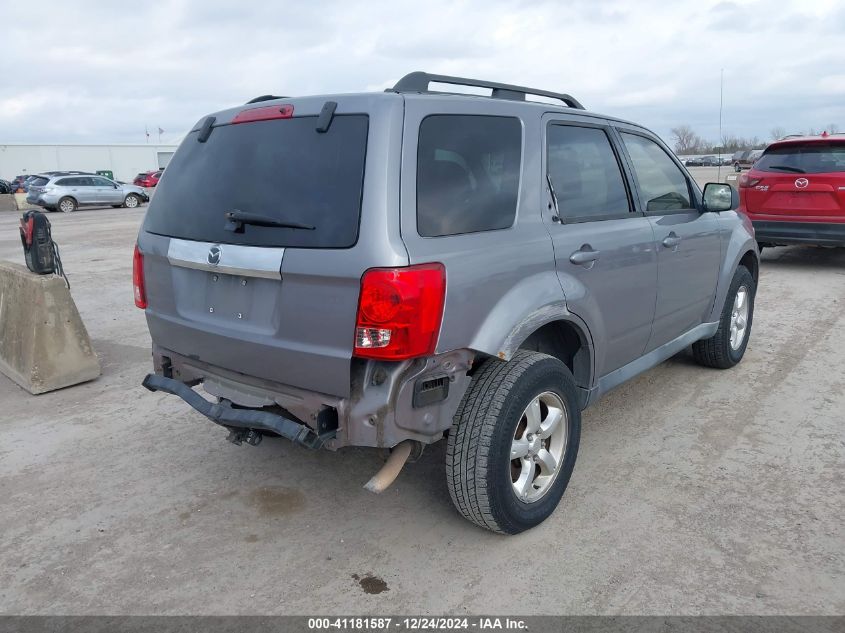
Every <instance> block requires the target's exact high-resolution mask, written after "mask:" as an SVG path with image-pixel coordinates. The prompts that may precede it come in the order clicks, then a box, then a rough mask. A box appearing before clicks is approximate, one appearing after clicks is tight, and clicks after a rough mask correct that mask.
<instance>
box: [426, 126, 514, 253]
mask: <svg viewBox="0 0 845 633" xmlns="http://www.w3.org/2000/svg"><path fill="white" fill-rule="evenodd" d="M521 163H522V123H521V122H520V120H519V119H517V118H513V117H501V116H481V115H462V114H461V115H455V114H435V115H430V116H428V117H426V118H425V119H423V121H422V123H420V133H419V144H418V148H417V232H418V233H419V234H420V235H421V236H423V237H443V236H446V235H458V234H462V233H476V232H480V231H492V230H495V229H504V228H507V227H509V226H511V225H512V224H513V223H514V219H515V218H516V204H517V198H518V196H519V174H520V169H521Z"/></svg>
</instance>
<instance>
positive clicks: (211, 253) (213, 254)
mask: <svg viewBox="0 0 845 633" xmlns="http://www.w3.org/2000/svg"><path fill="white" fill-rule="evenodd" d="M220 253H221V250H220V247H219V246H212V247H211V248H209V249H208V263H209V264H211V265H212V266H217V264H219V263H220Z"/></svg>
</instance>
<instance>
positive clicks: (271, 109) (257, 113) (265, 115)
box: [232, 104, 293, 124]
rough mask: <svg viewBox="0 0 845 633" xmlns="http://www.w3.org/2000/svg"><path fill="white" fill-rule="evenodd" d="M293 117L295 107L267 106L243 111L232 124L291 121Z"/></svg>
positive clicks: (286, 105)
mask: <svg viewBox="0 0 845 633" xmlns="http://www.w3.org/2000/svg"><path fill="white" fill-rule="evenodd" d="M292 116H293V106H292V105H290V104H285V105H280V106H278V105H275V106H265V107H263V108H250V109H249V110H242V111H241V112H238V113H237V114H236V115H235V118H234V119H232V123H233V124H234V123H251V122H253V121H269V120H271V119H289V118H291V117H292Z"/></svg>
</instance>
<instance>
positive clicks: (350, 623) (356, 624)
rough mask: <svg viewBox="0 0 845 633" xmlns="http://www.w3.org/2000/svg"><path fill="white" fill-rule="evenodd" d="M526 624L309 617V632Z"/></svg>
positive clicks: (519, 623) (520, 624)
mask: <svg viewBox="0 0 845 633" xmlns="http://www.w3.org/2000/svg"><path fill="white" fill-rule="evenodd" d="M525 628H526V626H525V621H524V620H520V619H518V618H485V617H478V618H448V617H442V618H438V617H408V618H399V617H397V618H379V617H372V618H368V617H351V618H308V629H309V630H311V631H320V630H325V631H328V630H351V631H390V630H396V629H399V630H410V631H453V630H472V629H475V630H479V631H489V630H505V629H507V630H523V629H525Z"/></svg>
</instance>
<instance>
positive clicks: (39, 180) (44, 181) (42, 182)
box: [30, 177, 50, 187]
mask: <svg viewBox="0 0 845 633" xmlns="http://www.w3.org/2000/svg"><path fill="white" fill-rule="evenodd" d="M48 182H50V179H49V178H43V177H40V178H33V179H32V181H31V182H30V185H34V186H36V187H43V186H44V185H46V184H47V183H48Z"/></svg>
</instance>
